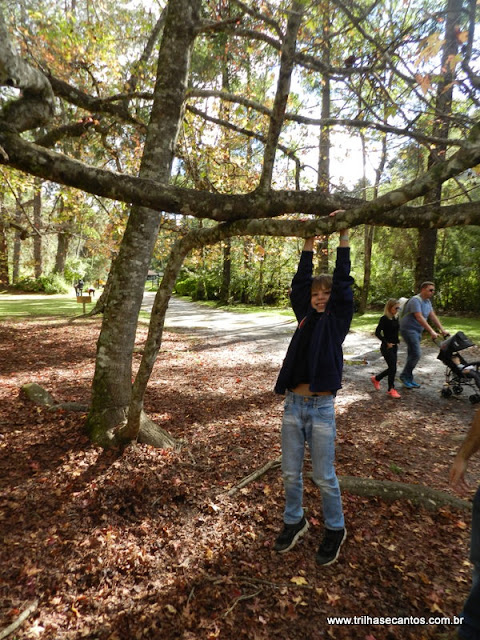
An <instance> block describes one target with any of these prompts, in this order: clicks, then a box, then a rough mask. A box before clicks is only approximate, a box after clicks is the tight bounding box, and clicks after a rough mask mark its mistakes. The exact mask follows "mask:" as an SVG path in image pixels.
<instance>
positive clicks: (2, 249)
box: [0, 217, 9, 287]
mask: <svg viewBox="0 0 480 640" xmlns="http://www.w3.org/2000/svg"><path fill="white" fill-rule="evenodd" d="M8 284H9V282H8V244H7V229H6V226H5V225H4V223H3V220H2V219H1V217H0V286H1V287H8Z"/></svg>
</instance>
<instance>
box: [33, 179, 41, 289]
mask: <svg viewBox="0 0 480 640" xmlns="http://www.w3.org/2000/svg"><path fill="white" fill-rule="evenodd" d="M33 226H34V229H35V233H34V235H33V263H34V273H35V278H37V279H38V278H40V276H41V275H42V274H43V255H42V236H41V230H42V182H41V180H38V179H36V180H35V186H34V193H33Z"/></svg>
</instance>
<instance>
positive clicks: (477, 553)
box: [458, 487, 480, 640]
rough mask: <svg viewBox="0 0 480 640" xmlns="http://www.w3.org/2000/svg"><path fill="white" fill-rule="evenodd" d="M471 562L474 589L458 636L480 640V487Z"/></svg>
mask: <svg viewBox="0 0 480 640" xmlns="http://www.w3.org/2000/svg"><path fill="white" fill-rule="evenodd" d="M470 560H471V561H472V563H473V581H472V588H471V591H470V593H469V594H468V597H467V599H466V601H465V604H464V607H463V612H462V616H463V624H461V625H460V627H459V629H458V634H459V636H460V637H461V638H465V639H467V640H480V487H478V489H477V493H476V494H475V497H474V499H473V509H472V542H471V546H470Z"/></svg>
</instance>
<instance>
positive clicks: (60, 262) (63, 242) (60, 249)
mask: <svg viewBox="0 0 480 640" xmlns="http://www.w3.org/2000/svg"><path fill="white" fill-rule="evenodd" d="M57 238H58V243H57V253H56V256H55V267H54V271H55V273H59V274H60V275H63V273H64V271H65V263H66V261H67V254H68V247H69V245H70V239H71V235H70V234H69V233H67V232H66V231H59V233H58V235H57Z"/></svg>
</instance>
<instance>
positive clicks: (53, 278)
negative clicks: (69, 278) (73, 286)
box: [14, 273, 70, 294]
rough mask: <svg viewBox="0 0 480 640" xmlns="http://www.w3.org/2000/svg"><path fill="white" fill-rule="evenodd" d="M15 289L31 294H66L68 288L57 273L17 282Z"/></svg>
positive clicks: (22, 279) (26, 278)
mask: <svg viewBox="0 0 480 640" xmlns="http://www.w3.org/2000/svg"><path fill="white" fill-rule="evenodd" d="M14 288H15V289H19V290H20V291H31V292H33V293H49V294H54V293H68V292H69V291H70V287H69V286H68V285H67V283H66V282H65V280H64V279H63V278H62V276H60V275H58V273H51V274H50V275H48V276H40V278H37V279H36V278H31V277H28V276H27V277H25V278H21V279H20V280H18V281H17V282H16V283H15V285H14Z"/></svg>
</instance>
